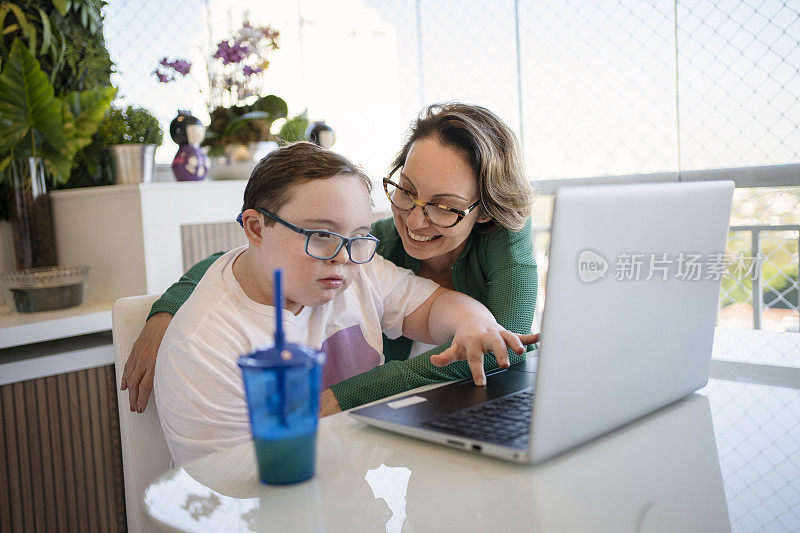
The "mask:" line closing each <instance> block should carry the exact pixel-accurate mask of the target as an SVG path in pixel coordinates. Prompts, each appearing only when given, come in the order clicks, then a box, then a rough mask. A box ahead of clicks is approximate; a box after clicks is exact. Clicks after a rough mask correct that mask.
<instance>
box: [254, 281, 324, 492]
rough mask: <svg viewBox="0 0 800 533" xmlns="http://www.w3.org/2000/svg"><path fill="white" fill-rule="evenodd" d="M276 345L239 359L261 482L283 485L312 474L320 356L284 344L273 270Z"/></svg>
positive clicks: (279, 296)
mask: <svg viewBox="0 0 800 533" xmlns="http://www.w3.org/2000/svg"><path fill="white" fill-rule="evenodd" d="M274 287H275V303H276V305H275V308H276V311H277V317H276V330H275V344H274V345H273V346H270V347H266V348H264V349H261V350H257V351H255V352H253V353H251V354H249V355H243V356H241V357H239V359H238V363H239V367H240V368H241V369H242V377H243V379H244V388H245V394H246V395H247V405H248V408H249V411H250V427H251V429H252V430H253V440H254V441H255V447H256V457H257V460H258V471H259V474H260V477H261V481H263V482H264V483H270V484H279V485H283V484H287V483H297V482H299V481H305V480H306V479H309V478H311V477H312V476H313V475H314V459H315V455H316V444H317V417H318V414H319V389H320V384H321V382H322V366H323V365H324V364H325V354H324V353H323V352H321V351H319V350H315V349H314V348H311V347H309V346H303V345H300V344H292V343H287V342H285V340H284V336H283V324H282V320H281V310H282V308H283V305H282V303H283V302H282V292H283V291H282V286H281V272H280V271H276V272H275V284H274Z"/></svg>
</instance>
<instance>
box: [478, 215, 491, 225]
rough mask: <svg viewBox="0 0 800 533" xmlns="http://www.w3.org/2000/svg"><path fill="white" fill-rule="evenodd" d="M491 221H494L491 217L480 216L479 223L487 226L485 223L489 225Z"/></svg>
mask: <svg viewBox="0 0 800 533" xmlns="http://www.w3.org/2000/svg"><path fill="white" fill-rule="evenodd" d="M491 220H492V217H490V216H489V215H478V222H479V223H480V224H485V223H487V222H489V221H491Z"/></svg>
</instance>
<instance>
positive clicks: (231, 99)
mask: <svg viewBox="0 0 800 533" xmlns="http://www.w3.org/2000/svg"><path fill="white" fill-rule="evenodd" d="M279 37H280V33H279V32H278V31H277V30H275V29H274V28H273V27H271V26H268V25H267V26H257V25H253V24H250V22H249V21H247V20H245V21H244V22H243V23H242V26H241V28H239V29H238V30H237V31H236V32H234V33H233V34H232V35H231V36H230V38H227V39H223V40H222V41H220V42H218V43H217V46H216V51H215V52H214V54H213V55H212V56H211V57H210V58H209V59H208V61H207V72H208V84H207V85H205V84H203V86H201V91H202V92H203V93H204V94H205V95H206V101H207V102H206V103H207V105H208V110H209V114H210V116H211V123H210V125H209V127H208V130H207V131H206V138H205V140H204V141H203V143H202V145H203V146H204V147H206V148H207V149H208V155H209V156H210V157H211V165H212V174H213V176H214V177H215V178H217V179H220V178H223V177H228V178H230V177H241V175H242V174H244V175H247V174H249V173H250V170H252V167H253V166H254V165H255V159H260V158H261V157H262V156H263V155H265V154H266V153H267V152H268V151H269V150H270V149H272V148H275V147H277V141H278V137H277V136H276V135H274V134H273V133H271V131H270V129H271V127H272V123H273V122H274V121H276V120H278V119H281V118H286V116H287V114H288V109H287V106H286V102H285V101H284V100H283V99H282V98H280V97H278V96H276V95H274V94H270V95H267V96H261V95H262V94H263V92H265V91H264V90H263V89H264V87H265V78H266V71H267V69H268V68H269V63H270V61H269V57H270V56H271V54H272V53H273V52H274V51H275V50H277V49H278V42H279ZM191 69H192V64H191V62H189V61H187V60H186V59H180V58H179V59H175V60H172V61H170V60H169V58H167V57H165V58H163V59H161V61H160V62H159V63H158V65H157V66H156V69H155V71H154V72H153V74H154V75H155V77H156V78H157V79H158V81H159V82H161V83H170V82H172V81H174V80H176V79H177V78H178V77H183V76H186V75H188V74H189V73H190V72H191ZM204 86H205V87H204Z"/></svg>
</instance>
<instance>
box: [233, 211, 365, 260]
mask: <svg viewBox="0 0 800 533" xmlns="http://www.w3.org/2000/svg"><path fill="white" fill-rule="evenodd" d="M255 210H256V211H258V212H259V213H261V214H262V215H264V216H265V217H269V218H271V219H272V220H274V221H275V222H278V223H279V224H283V225H284V226H286V227H287V228H289V229H290V230H292V231H294V232H295V233H299V234H301V235H305V236H306V248H305V250H306V254H308V255H309V256H310V257H313V258H314V259H322V260H323V261H327V260H328V259H333V258H334V257H336V256H337V255H339V252H340V251H341V250H342V246H344V247H346V248H347V258H348V259H349V260H350V261H352V262H353V263H356V264H359V265H363V264H364V263H369V262H370V261H372V258H374V257H375V254H376V253H377V252H378V245H379V244H380V242H381V241H380V239H378V238H377V237H376V236H374V235H372V234H371V233H368V234H367V235H366V236H365V237H345V236H344V235H339V234H338V233H336V232H333V231H327V230H322V229H304V228H301V227H298V226H295V225H294V224H292V223H291V222H288V221H286V220H284V219H282V218H281V217H279V216H278V215H276V214H275V213H271V212H269V211H267V210H266V209H262V208H260V207H256V208H255ZM239 216H240V217H241V215H239ZM315 233H317V234H318V233H324V234H326V235H335V236H336V237H339V238H340V239H341V242H340V243H339V246H337V247H336V251H335V252H334V253H333V254H332V255H330V256H329V257H319V256H316V255H314V254H312V253H311V252H309V251H308V241H309V239H311V236H312V235H313V234H315ZM357 240H368V241H373V242H374V243H375V250H374V251H373V252H372V255H371V256H370V257H369V259H367V260H366V261H355V260H354V259H353V254H352V252H351V251H350V246H351V244H352V243H353V241H357Z"/></svg>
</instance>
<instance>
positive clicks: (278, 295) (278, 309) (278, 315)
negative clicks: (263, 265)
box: [273, 268, 285, 353]
mask: <svg viewBox="0 0 800 533" xmlns="http://www.w3.org/2000/svg"><path fill="white" fill-rule="evenodd" d="M282 278H283V271H282V270H281V269H279V268H276V269H275V284H274V285H275V286H274V291H273V292H274V295H275V302H274V304H275V349H276V350H277V351H278V353H281V352H282V351H283V345H284V343H285V338H284V336H283V282H282Z"/></svg>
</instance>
